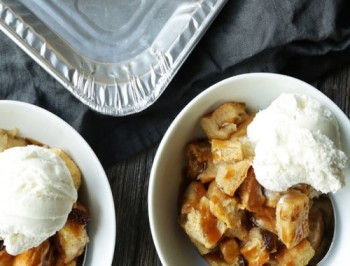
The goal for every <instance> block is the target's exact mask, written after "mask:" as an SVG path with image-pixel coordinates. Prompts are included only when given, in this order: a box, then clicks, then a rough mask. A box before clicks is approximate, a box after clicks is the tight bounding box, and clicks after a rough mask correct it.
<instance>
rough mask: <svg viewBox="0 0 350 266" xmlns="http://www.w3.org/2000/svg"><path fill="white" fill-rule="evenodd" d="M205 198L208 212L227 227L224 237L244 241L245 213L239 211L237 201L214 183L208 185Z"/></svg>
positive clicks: (245, 230) (245, 233)
mask: <svg viewBox="0 0 350 266" xmlns="http://www.w3.org/2000/svg"><path fill="white" fill-rule="evenodd" d="M207 197H208V198H209V201H210V212H211V213H212V214H213V215H214V216H215V217H216V218H218V220H220V221H222V222H223V223H225V224H226V226H227V230H226V232H225V236H229V237H236V238H239V239H240V240H242V241H245V240H246V239H247V235H248V230H247V229H246V226H245V224H244V219H245V212H244V211H242V210H240V209H239V207H238V206H239V205H238V201H237V199H236V198H234V197H230V196H228V195H226V194H225V193H224V192H222V191H221V189H220V188H219V187H218V186H217V184H216V182H215V181H213V182H211V183H210V185H209V188H208V192H207Z"/></svg>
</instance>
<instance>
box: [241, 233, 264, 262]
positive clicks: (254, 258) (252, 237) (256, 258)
mask: <svg viewBox="0 0 350 266" xmlns="http://www.w3.org/2000/svg"><path fill="white" fill-rule="evenodd" d="M240 252H241V254H242V255H243V256H244V258H245V259H246V260H247V262H248V265H249V266H261V265H263V264H265V263H267V262H268V261H269V259H270V253H269V251H268V250H267V249H266V245H265V242H264V238H263V235H262V233H261V230H260V229H259V228H258V227H253V228H252V229H251V230H250V231H249V239H248V241H247V242H246V243H245V244H244V245H243V247H242V248H241V249H240Z"/></svg>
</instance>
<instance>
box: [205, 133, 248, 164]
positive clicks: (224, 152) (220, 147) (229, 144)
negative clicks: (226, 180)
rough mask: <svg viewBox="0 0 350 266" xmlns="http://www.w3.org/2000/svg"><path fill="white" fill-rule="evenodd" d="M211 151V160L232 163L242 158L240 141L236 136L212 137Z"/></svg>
mask: <svg viewBox="0 0 350 266" xmlns="http://www.w3.org/2000/svg"><path fill="white" fill-rule="evenodd" d="M211 152H212V154H213V161H214V163H216V162H220V161H221V162H226V163H234V162H237V161H241V160H243V158H244V153H243V147H242V143H241V142H240V140H239V139H238V138H234V139H232V138H231V139H228V140H221V139H213V140H212V141H211Z"/></svg>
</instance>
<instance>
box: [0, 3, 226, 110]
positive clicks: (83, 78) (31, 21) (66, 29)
mask: <svg viewBox="0 0 350 266" xmlns="http://www.w3.org/2000/svg"><path fill="white" fill-rule="evenodd" d="M225 2H226V0H172V1H162V0H150V1H147V0H118V1H117V0H99V1H96V0H56V1H54V0H0V28H1V30H2V31H3V32H4V33H5V34H7V35H8V36H9V37H10V38H11V39H12V40H13V41H14V42H16V43H17V45H18V46H20V47H21V48H22V49H23V50H24V51H25V52H26V53H28V54H29V55H30V56H31V57H32V58H33V59H34V60H35V61H36V62H38V63H39V64H40V65H41V66H42V67H43V68H44V69H45V70H47V71H48V72H49V73H50V74H51V75H52V76H53V77H55V78H56V79H57V80H58V81H59V82H60V83H62V84H63V85H64V87H66V88H67V89H68V90H69V91H70V92H71V93H72V94H73V95H74V96H76V97H77V98H78V99H79V100H81V101H82V102H83V103H84V104H86V105H88V106H89V107H90V108H92V109H94V110H96V111H97V112H100V113H103V114H107V115H113V116H125V115H128V114H132V113H137V112H140V111H142V110H144V109H145V108H147V107H149V106H150V105H151V104H153V103H154V102H155V101H156V100H157V99H158V97H159V96H160V95H161V93H162V92H163V91H164V90H165V88H166V87H167V85H168V84H169V82H170V80H171V79H172V78H173V76H174V75H175V73H176V72H177V70H178V69H179V68H180V66H181V65H182V63H183V62H184V60H185V59H186V57H187V56H188V55H189V53H190V52H191V50H192V49H193V48H194V46H195V45H196V43H197V42H198V40H199V39H200V37H201V36H202V35H203V33H204V32H205V30H206V29H207V27H208V26H209V24H210V23H211V22H212V21H213V19H214V18H215V16H216V15H217V14H218V13H219V11H220V9H221V8H222V7H223V5H224V4H225Z"/></svg>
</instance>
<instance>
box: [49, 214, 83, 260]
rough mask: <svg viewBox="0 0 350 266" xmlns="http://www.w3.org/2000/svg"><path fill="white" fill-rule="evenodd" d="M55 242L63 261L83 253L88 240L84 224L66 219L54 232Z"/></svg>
mask: <svg viewBox="0 0 350 266" xmlns="http://www.w3.org/2000/svg"><path fill="white" fill-rule="evenodd" d="M55 242H56V246H57V247H58V251H59V253H60V257H63V258H64V263H66V264H67V263H70V262H71V261H73V260H75V259H76V258H77V257H79V256H80V255H81V254H83V252H84V250H85V246H86V244H87V243H88V242H89V237H88V235H87V232H86V228H85V225H83V224H79V223H76V222H75V221H73V220H71V219H68V220H67V222H66V224H65V225H64V226H63V228H62V229H61V230H59V231H58V232H57V233H56V235H55Z"/></svg>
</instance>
